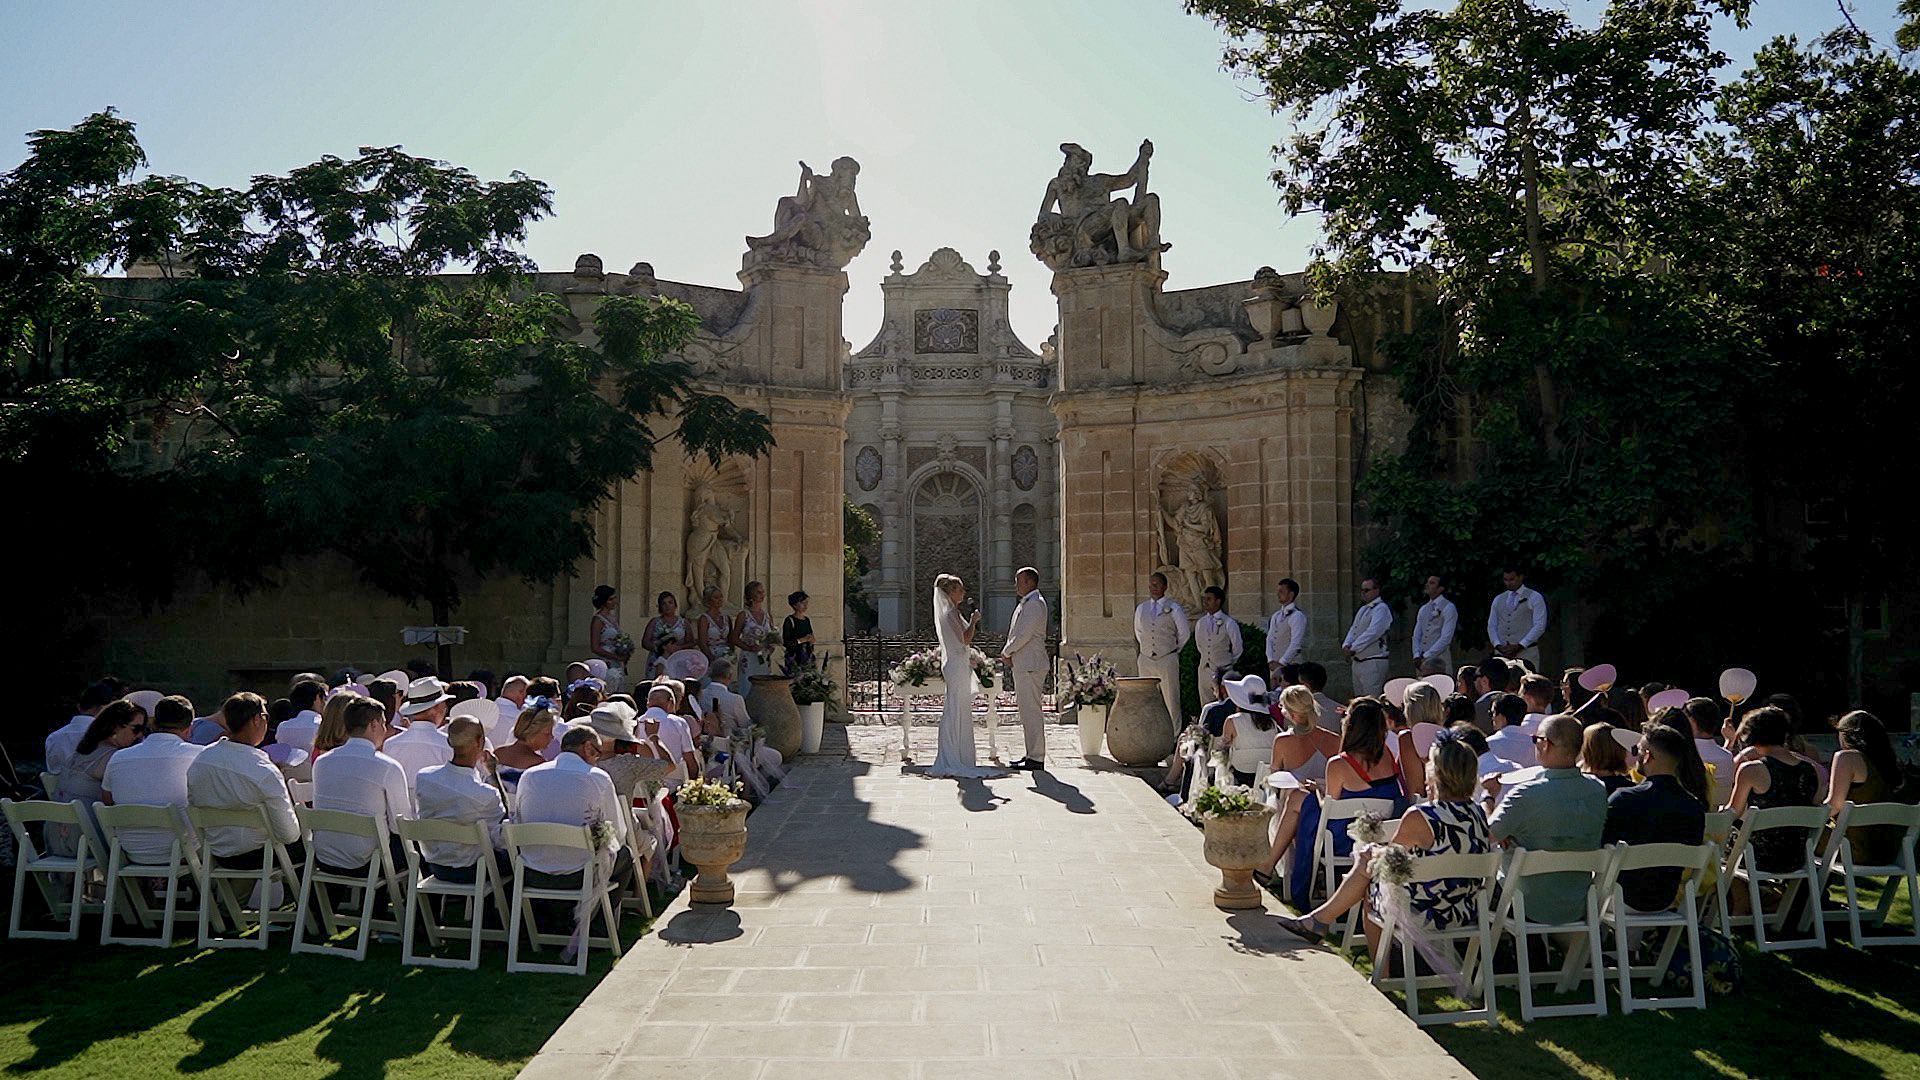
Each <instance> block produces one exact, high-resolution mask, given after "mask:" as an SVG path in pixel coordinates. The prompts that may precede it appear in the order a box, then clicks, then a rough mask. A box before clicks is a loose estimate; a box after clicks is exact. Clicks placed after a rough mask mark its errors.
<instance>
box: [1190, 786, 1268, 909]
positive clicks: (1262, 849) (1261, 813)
mask: <svg viewBox="0 0 1920 1080" xmlns="http://www.w3.org/2000/svg"><path fill="white" fill-rule="evenodd" d="M1271 817H1273V807H1271V806H1257V807H1255V808H1253V809H1252V810H1242V811H1240V812H1238V813H1234V814H1206V815H1203V818H1202V821H1203V827H1204V828H1205V830H1206V838H1207V839H1206V856H1207V864H1208V865H1209V866H1214V867H1217V868H1218V869H1219V870H1220V885H1219V887H1218V888H1215V889H1214V890H1213V905H1214V906H1215V907H1218V908H1225V909H1226V910H1228V911H1240V910H1244V909H1247V908H1257V907H1260V906H1261V904H1260V887H1259V886H1258V885H1255V884H1254V883H1253V872H1254V871H1255V870H1258V869H1259V868H1260V866H1261V864H1263V863H1265V862H1266V861H1267V854H1268V852H1269V850H1270V845H1269V843H1268V840H1267V821H1268V819H1269V818H1271Z"/></svg>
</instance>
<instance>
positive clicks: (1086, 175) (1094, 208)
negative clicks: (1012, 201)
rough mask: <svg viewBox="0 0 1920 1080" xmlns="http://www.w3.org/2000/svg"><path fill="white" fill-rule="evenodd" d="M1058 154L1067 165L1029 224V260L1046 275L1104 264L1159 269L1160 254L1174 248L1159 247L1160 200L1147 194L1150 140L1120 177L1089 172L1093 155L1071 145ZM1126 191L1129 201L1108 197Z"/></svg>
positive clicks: (1151, 147)
mask: <svg viewBox="0 0 1920 1080" xmlns="http://www.w3.org/2000/svg"><path fill="white" fill-rule="evenodd" d="M1060 152H1061V153H1063V154H1065V155H1066V160H1065V161H1064V162H1062V163H1061V165H1060V172H1059V174H1058V175H1056V176H1055V177H1054V178H1053V179H1052V180H1051V181H1049V182H1048V183H1047V193H1046V196H1045V197H1044V198H1042V199H1041V200H1040V218H1039V220H1038V221H1035V222H1034V223H1033V233H1032V237H1031V240H1032V243H1031V245H1030V246H1031V248H1032V250H1033V254H1034V256H1035V257H1036V258H1038V259H1039V260H1040V261H1041V262H1043V263H1045V264H1047V268H1048V269H1049V270H1065V269H1069V268H1072V267H1077V266H1105V265H1108V264H1109V263H1137V262H1144V263H1147V264H1149V265H1153V266H1158V265H1159V258H1160V253H1161V252H1163V251H1166V250H1167V249H1168V248H1170V247H1172V246H1173V245H1171V244H1163V243H1161V242H1160V197H1159V196H1158V195H1154V194H1152V193H1151V192H1149V191H1148V190H1147V163H1148V162H1149V161H1151V160H1152V159H1153V143H1152V141H1151V140H1146V141H1142V142H1141V143H1140V156H1139V157H1137V158H1135V159H1134V162H1133V168H1131V169H1128V170H1127V171H1126V172H1125V173H1123V174H1121V175H1119V176H1113V175H1111V174H1108V173H1096V172H1093V171H1091V170H1092V168H1093V155H1092V154H1090V153H1088V152H1087V151H1086V150H1085V149H1083V148H1082V147H1080V146H1079V145H1078V144H1076V143H1061V144H1060ZM1125 188H1132V189H1133V199H1132V200H1131V201H1129V200H1127V199H1125V198H1118V199H1110V198H1109V196H1111V195H1112V194H1113V193H1114V192H1116V191H1120V190H1122V189H1125ZM1055 206H1058V207H1059V208H1060V209H1059V212H1058V213H1055V212H1054V207H1055Z"/></svg>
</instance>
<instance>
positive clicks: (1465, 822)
mask: <svg viewBox="0 0 1920 1080" xmlns="http://www.w3.org/2000/svg"><path fill="white" fill-rule="evenodd" d="M1414 809H1415V810H1418V811H1419V812H1420V816H1422V817H1424V818H1426V819H1427V825H1428V826H1429V827H1430V828H1432V829H1433V844H1432V845H1431V846H1430V847H1423V848H1414V849H1413V850H1412V851H1411V852H1410V854H1412V855H1413V856H1414V857H1415V858H1419V857H1420V856H1422V855H1481V854H1485V853H1486V852H1488V851H1491V850H1493V848H1492V846H1491V845H1490V843H1489V842H1488V839H1487V813H1486V811H1485V810H1482V809H1481V808H1480V804H1479V803H1476V802H1474V801H1473V800H1471V799H1460V800H1457V801H1449V802H1430V803H1421V804H1419V805H1417V806H1415V807H1414ZM1392 887H1393V886H1391V885H1387V884H1385V883H1383V882H1379V881H1375V882H1373V883H1371V884H1370V885H1368V887H1367V914H1368V915H1370V916H1372V918H1373V921H1374V922H1379V921H1380V912H1381V908H1382V907H1383V906H1384V905H1383V902H1382V901H1383V896H1382V893H1383V891H1384V890H1386V889H1390V888H1392ZM1406 890H1407V911H1408V912H1409V913H1410V914H1411V915H1412V916H1413V917H1415V918H1417V919H1419V920H1420V921H1421V923H1422V924H1423V925H1424V927H1425V928H1426V929H1428V930H1436V931H1437V930H1453V929H1457V928H1459V927H1462V926H1471V925H1473V923H1474V922H1475V921H1476V920H1477V919H1479V918H1480V904H1479V898H1480V880H1479V879H1478V878H1434V879H1433V880H1431V881H1410V882H1408V883H1407V885H1406Z"/></svg>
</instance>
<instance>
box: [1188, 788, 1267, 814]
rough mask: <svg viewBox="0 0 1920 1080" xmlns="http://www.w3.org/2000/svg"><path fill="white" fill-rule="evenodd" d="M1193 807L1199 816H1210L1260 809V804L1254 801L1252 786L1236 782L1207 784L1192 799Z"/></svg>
mask: <svg viewBox="0 0 1920 1080" xmlns="http://www.w3.org/2000/svg"><path fill="white" fill-rule="evenodd" d="M1193 807H1194V809H1195V810H1196V811H1198V812H1199V814H1200V816H1201V817H1209V818H1211V817H1220V816H1222V815H1225V814H1244V813H1247V812H1248V811H1250V810H1257V809H1260V808H1261V804H1260V803H1258V802H1256V801H1254V798H1253V789H1252V788H1244V787H1241V786H1239V785H1237V784H1227V785H1225V786H1222V785H1219V784H1208V785H1207V787H1206V789H1205V790H1204V791H1202V792H1200V797H1199V798H1197V799H1195V800H1194V801H1193Z"/></svg>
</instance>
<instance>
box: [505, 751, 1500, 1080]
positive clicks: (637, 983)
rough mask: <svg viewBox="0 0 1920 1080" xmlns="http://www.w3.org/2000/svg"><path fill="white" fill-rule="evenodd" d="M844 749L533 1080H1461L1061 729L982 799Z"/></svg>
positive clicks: (1196, 839)
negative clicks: (719, 895)
mask: <svg viewBox="0 0 1920 1080" xmlns="http://www.w3.org/2000/svg"><path fill="white" fill-rule="evenodd" d="M848 730H849V731H850V734H851V742H852V752H851V754H850V755H849V756H847V757H844V758H838V757H835V758H823V757H816V758H809V759H805V760H803V761H801V762H800V763H798V765H797V767H796V768H795V769H794V772H793V775H792V777H791V778H790V779H789V780H788V782H787V783H786V784H784V785H782V786H781V787H780V788H779V790H778V791H776V792H775V795H774V798H773V799H771V800H769V801H768V803H767V804H766V805H765V806H763V807H762V808H760V809H759V810H758V811H756V812H755V813H754V814H753V816H752V818H751V819H750V821H749V826H748V827H749V833H750V841H749V847H748V849H747V855H746V858H745V859H744V860H743V861H742V863H741V865H740V866H738V867H736V868H735V871H734V876H735V879H736V880H737V882H738V883H739V888H740V896H739V901H738V903H737V905H736V906H735V907H734V908H733V909H731V910H720V911H715V910H711V909H692V908H689V907H688V906H687V905H686V903H685V900H684V894H683V898H682V899H681V900H677V901H676V902H675V903H674V904H673V905H672V906H671V907H669V908H668V909H667V910H666V911H665V912H664V913H663V915H662V918H661V920H660V922H659V924H658V930H659V932H658V933H656V934H649V935H648V936H647V937H646V938H644V939H643V940H641V941H640V942H638V943H631V949H630V951H629V952H628V954H627V955H626V957H625V958H624V959H623V960H622V961H621V962H620V963H619V964H618V965H617V966H616V967H615V968H614V970H613V971H612V972H611V973H609V974H608V975H607V977H606V979H605V980H604V981H603V982H602V983H601V984H600V985H599V987H598V988H597V989H596V990H595V991H594V992H593V994H592V995H591V996H589V997H588V998H587V1000H586V1001H585V1002H584V1003H582V1005H581V1007H580V1008H579V1010H578V1011H576V1012H575V1013H574V1014H573V1016H572V1017H571V1018H569V1019H568V1021H567V1022H566V1024H565V1025H563V1026H562V1027H561V1029H560V1030H559V1031H558V1032H556V1033H555V1034H554V1036H553V1038H552V1039H550V1040H548V1042H547V1044H546V1046H545V1048H543V1049H542V1051H541V1053H540V1055H539V1056H538V1057H536V1058H535V1059H534V1060H533V1061H532V1062H531V1063H529V1065H528V1067H527V1069H526V1070H525V1071H524V1072H523V1073H522V1074H521V1075H522V1076H523V1077H527V1078H533V1080H555V1078H558V1080H595V1078H600V1077H608V1078H613V1077H620V1078H628V1077H631V1078H634V1080H641V1078H646V1080H668V1078H677V1077H701V1078H710V1080H736V1078H737V1080H803V1078H812V1077H832V1078H834V1080H866V1078H869V1077H871V1078H888V1080H894V1078H899V1080H957V1078H962V1077H980V1078H983V1080H984V1078H991V1080H1024V1078H1028V1077H1045V1078H1048V1080H1071V1078H1080V1080H1127V1078H1130V1077H1153V1078H1155V1080H1167V1078H1178V1080H1211V1078H1216V1077H1240V1078H1248V1080H1254V1078H1260V1080H1265V1078H1276V1077H1312V1078H1314V1080H1327V1078H1329V1077H1333V1078H1337V1080H1372V1078H1382V1080H1384V1078H1387V1077H1392V1078H1395V1080H1405V1078H1418V1080H1442V1078H1450V1077H1467V1076H1470V1075H1471V1074H1469V1073H1468V1072H1467V1071H1466V1069H1465V1068H1464V1067H1462V1066H1461V1065H1460V1064H1459V1063H1458V1062H1455V1061H1454V1060H1453V1059H1452V1058H1450V1057H1448V1056H1447V1055H1446V1053H1445V1052H1444V1051H1442V1050H1441V1049H1440V1048H1439V1046H1438V1045H1436V1044H1435V1043H1434V1042H1433V1040H1432V1039H1430V1038H1428V1037H1427V1035H1426V1034H1425V1033H1423V1032H1421V1031H1420V1030H1419V1029H1418V1028H1416V1027H1415V1026H1414V1025H1413V1024H1412V1023H1411V1022H1410V1021H1408V1020H1407V1019H1406V1017H1405V1016H1404V1015H1403V1014H1402V1013H1401V1012H1400V1011H1399V1010H1398V1009H1396V1008H1395V1007H1394V1006H1393V1005H1392V1003H1391V1002H1389V1001H1388V1000H1387V999H1386V998H1384V997H1382V996H1381V995H1380V994H1378V993H1376V992H1375V991H1374V990H1373V989H1372V988H1371V987H1369V986H1368V985H1367V984H1366V982H1365V980H1363V979H1362V978H1361V977H1360V976H1359V975H1358V974H1357V973H1355V972H1354V971H1353V969H1352V968H1350V967H1349V966H1348V965H1347V964H1346V962H1345V961H1343V960H1341V959H1340V958H1339V957H1337V956H1334V955H1332V954H1330V953H1327V952H1323V951H1320V950H1316V949H1312V948H1308V947H1306V946H1305V945H1303V944H1301V943H1300V942H1299V941H1298V940H1297V939H1295V938H1293V937H1292V936H1291V935H1289V934H1287V933H1285V932H1284V931H1282V930H1280V929H1279V928H1278V927H1277V926H1275V925H1274V924H1273V922H1272V920H1271V918H1270V917H1268V916H1267V915H1265V914H1264V913H1249V914H1241V915H1233V916H1229V915H1227V914H1226V913H1225V912H1222V911H1220V910H1218V909H1216V908H1215V907H1214V906H1213V904H1212V887H1213V884H1214V882H1215V881H1217V880H1218V877H1217V874H1216V872H1214V871H1213V870H1211V869H1210V868H1208V867H1207V866H1206V865H1205V863H1204V862H1203V861H1202V859H1201V855H1200V847H1201V845H1200V835H1199V833H1198V832H1197V831H1196V830H1194V829H1193V828H1192V827H1191V826H1189V825H1188V824H1186V822H1185V821H1184V820H1183V819H1181V818H1180V816H1179V815H1178V814H1177V813H1175V812H1174V811H1173V810H1172V809H1171V808H1170V807H1168V806H1167V805H1166V803H1164V802H1163V801H1161V800H1160V799H1158V798H1157V797H1155V795H1154V794H1153V792H1152V791H1151V790H1150V789H1149V788H1148V787H1147V786H1146V785H1145V784H1143V783H1141V782H1140V781H1139V780H1136V779H1134V778H1133V777H1131V776H1128V775H1126V774H1124V773H1120V772H1109V771H1100V770H1095V769H1089V768H1087V767H1086V766H1085V765H1084V764H1083V763H1082V762H1081V761H1080V759H1079V756H1078V754H1077V753H1076V752H1072V750H1071V748H1072V747H1073V746H1074V731H1073V729H1072V728H1055V729H1052V731H1051V732H1050V738H1049V743H1050V744H1052V745H1053V747H1054V749H1053V750H1052V751H1050V753H1049V756H1050V758H1052V759H1053V760H1054V761H1056V762H1057V763H1058V764H1057V766H1056V769H1055V771H1052V772H1050V773H1046V774H1038V775H1030V774H1025V773H1019V774H1015V775H1013V776H1011V777H1009V778H1007V779H1002V780H990V781H974V782H955V781H951V780H944V781H943V780H928V779H924V778H921V777H918V776H914V775H903V773H902V770H901V767H900V764H899V758H898V752H897V751H898V742H897V734H896V735H893V736H892V738H889V737H888V733H889V732H891V731H893V730H894V729H877V728H861V727H854V728H851V729H848ZM919 734H920V735H921V738H923V739H924V740H925V741H926V744H927V746H928V749H927V750H926V752H925V753H923V754H922V756H921V760H922V761H926V760H929V759H931V757H932V751H931V743H932V739H933V731H932V728H931V726H929V727H926V728H923V729H921V731H920V733H919ZM920 741H921V740H920V739H916V746H917V745H919V743H920ZM1004 741H1005V739H1004V736H1003V742H1004ZM889 750H891V751H893V753H892V754H891V756H890V758H889V755H888V754H887V751H889ZM557 977H560V976H527V978H557Z"/></svg>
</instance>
